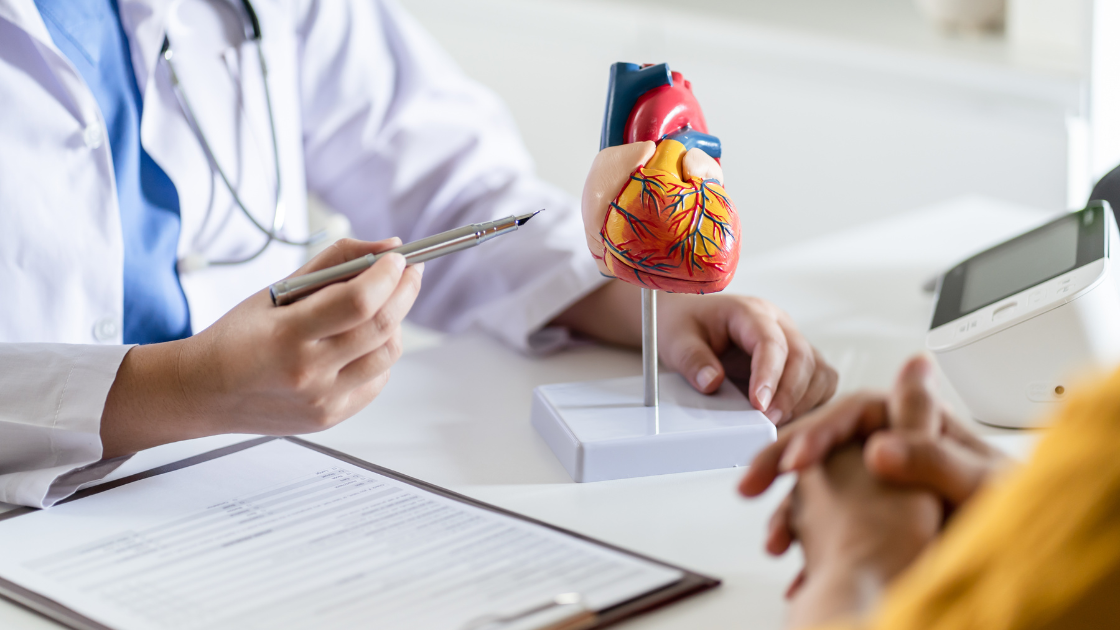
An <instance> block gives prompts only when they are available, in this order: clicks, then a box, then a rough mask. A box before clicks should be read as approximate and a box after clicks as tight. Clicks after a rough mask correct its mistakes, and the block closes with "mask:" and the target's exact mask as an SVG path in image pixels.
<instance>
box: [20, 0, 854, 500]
mask: <svg viewBox="0 0 1120 630" xmlns="http://www.w3.org/2000/svg"><path fill="white" fill-rule="evenodd" d="M0 110H2V115H0V292H2V293H0V303H2V304H3V307H2V308H0V501H5V502H11V503H20V504H24V505H31V506H49V505H51V504H53V503H54V502H56V501H57V500H59V499H60V498H63V497H65V496H67V495H68V494H70V493H71V492H73V491H74V490H75V489H76V488H77V487H78V486H79V485H80V484H82V483H84V482H86V481H89V480H92V479H96V478H99V477H100V476H103V475H105V474H107V473H108V472H109V471H110V470H111V469H112V468H113V467H114V466H116V465H118V464H119V463H120V462H121V461H123V459H124V458H125V457H126V456H128V455H129V454H131V453H134V452H136V451H137V450H140V449H143V448H148V447H151V446H155V445H158V444H164V443H168V442H172V441H176V440H182V439H188V438H193V437H200V436H205V435H214V434H220V433H266V434H290V433H304V432H311V431H317V430H321V429H324V428H327V427H329V426H332V425H333V424H335V423H337V422H340V421H341V420H343V419H345V418H347V417H349V416H350V415H352V414H353V413H355V412H356V411H357V410H359V409H361V408H362V407H364V406H365V405H367V404H368V403H369V402H370V401H371V400H372V399H373V398H374V397H375V396H377V394H378V392H379V391H380V390H381V388H382V387H384V386H385V383H386V381H387V379H388V376H389V368H390V366H391V365H392V364H393V363H394V362H395V361H396V359H397V357H398V356H399V354H400V322H401V320H402V319H403V318H404V316H405V315H406V314H407V313H410V312H411V314H410V317H411V318H412V320H413V321H415V322H417V323H419V324H423V325H425V326H431V327H435V328H438V329H441V330H447V331H463V330H469V329H475V330H482V331H486V332H488V333H490V334H492V335H494V336H496V337H498V338H500V339H502V340H504V341H505V342H507V343H509V344H511V345H513V346H515V347H518V348H521V349H523V350H526V351H545V350H548V349H551V348H555V347H558V346H561V345H563V343H564V342H565V340H566V339H567V338H568V335H569V334H571V333H576V334H582V335H586V336H590V337H593V338H597V339H599V340H602V341H605V342H608V343H618V344H628V345H637V344H638V343H639V340H640V322H639V321H638V308H637V293H636V291H634V290H632V289H631V288H630V287H628V286H627V285H623V284H621V283H617V282H607V281H605V280H604V279H603V278H601V277H600V276H599V274H598V272H597V270H596V267H595V265H594V263H593V261H592V260H591V258H590V256H588V255H587V253H586V249H585V247H584V244H583V236H582V227H581V224H580V218H579V213H578V212H577V211H575V208H573V207H572V203H571V201H570V200H569V199H568V198H566V197H565V196H564V195H563V194H561V193H560V192H558V191H557V190H556V189H554V188H552V187H550V186H548V185H547V184H545V183H543V182H542V181H541V180H539V179H537V178H536V177H535V176H534V174H533V172H532V168H531V161H530V158H529V156H528V154H527V153H526V151H525V149H524V147H523V146H522V144H521V142H520V139H519V138H518V135H517V132H516V129H515V127H514V124H513V122H512V120H511V119H510V116H509V114H508V112H507V111H506V110H505V108H504V106H503V105H502V103H501V102H500V101H499V100H498V99H497V98H495V97H494V96H493V95H492V94H491V93H490V92H488V91H486V90H485V89H483V88H482V87H480V86H479V85H477V84H475V83H473V82H471V81H470V80H469V79H467V78H466V77H465V76H463V75H462V73H461V72H460V71H459V70H458V69H457V68H456V67H455V65H454V64H453V63H452V62H451V60H450V59H448V58H447V57H446V55H445V54H444V53H443V52H442V51H441V50H440V49H439V48H438V47H437V46H436V45H435V44H434V43H433V42H432V41H431V40H430V39H429V37H428V36H427V35H426V34H425V33H423V32H422V30H421V29H420V28H419V27H418V26H417V25H416V24H415V23H414V22H413V21H412V20H411V19H410V18H409V17H408V16H407V15H406V14H404V13H403V12H402V11H401V10H400V9H399V8H398V7H397V6H396V5H395V4H393V3H392V2H391V1H389V0H384V1H379V0H324V1H321V2H320V1H315V0H254V1H253V2H252V3H250V2H246V1H243V0H181V1H166V0H91V1H89V2H81V3H75V2H68V1H66V0H0ZM308 192H314V193H316V194H318V195H319V196H321V197H322V198H323V199H324V200H325V201H326V202H327V203H329V204H330V205H331V206H332V207H334V208H335V209H337V210H339V211H341V212H343V213H345V214H346V215H347V216H348V217H349V218H350V220H351V223H352V226H353V230H354V232H355V233H356V234H357V235H358V236H360V237H362V238H368V239H378V238H380V239H385V238H386V237H388V236H391V235H396V236H399V237H400V238H402V239H404V240H405V241H409V240H413V239H416V238H419V237H423V236H427V235H430V234H433V233H436V232H439V231H442V230H446V229H449V228H452V227H456V226H459V225H462V224H466V223H471V222H477V221H484V220H489V219H493V218H497V217H501V216H506V215H510V214H514V213H521V212H524V211H527V210H535V209H537V208H542V207H543V208H548V210H549V211H548V212H546V213H544V214H543V215H541V216H540V217H539V218H537V219H535V220H534V221H533V223H532V224H530V225H529V226H527V227H526V229H525V230H524V231H523V232H521V233H520V234H518V235H517V236H516V237H512V238H508V239H507V240H503V241H502V242H501V243H500V244H497V245H492V246H489V247H480V248H477V249H474V250H471V251H468V252H464V253H461V254H457V255H456V256H453V257H448V258H444V259H441V260H437V261H433V262H431V263H428V267H427V269H426V270H423V269H421V268H420V267H419V266H417V267H412V268H408V269H405V268H404V266H403V260H402V259H401V258H400V257H399V256H388V257H385V258H383V259H382V260H381V261H380V262H379V263H378V264H377V265H375V266H374V267H372V268H371V269H369V270H367V271H366V272H365V273H363V274H362V275H361V276H359V277H357V278H355V279H353V280H351V281H349V282H347V283H343V284H339V285H334V286H332V287H330V288H328V289H325V290H323V291H320V292H319V293H317V294H315V295H314V296H312V297H311V298H309V299H307V300H305V301H303V302H300V303H297V304H295V305H291V306H287V307H284V308H274V307H272V306H271V304H270V303H269V301H268V297H267V291H266V290H262V287H265V286H266V285H267V284H269V283H271V282H273V281H275V280H276V279H278V277H280V276H282V275H284V274H285V273H290V272H292V271H293V270H295V269H296V267H298V266H299V263H300V261H301V255H302V252H303V251H304V249H303V248H302V247H300V245H302V244H306V243H307V241H308V240H309V235H308V229H307V225H306V206H305V203H306V195H307V193H308ZM397 242H399V241H396V240H381V241H378V242H373V243H370V242H361V241H350V240H347V241H342V242H340V243H338V244H335V245H333V246H331V247H330V248H328V249H327V250H326V251H324V252H323V253H322V254H320V255H319V256H317V257H316V258H314V259H312V260H311V261H310V262H308V263H307V264H306V265H305V266H304V267H303V268H301V269H299V270H298V273H306V272H308V271H311V270H313V269H318V268H323V267H326V266H329V265H332V264H336V263H339V262H342V261H344V260H348V259H352V258H354V257H357V256H361V255H364V254H366V253H369V252H376V251H381V250H384V249H386V248H389V247H391V246H393V245H394V244H396V243H397ZM421 275H424V276H425V279H424V284H425V290H424V291H423V292H421V291H420V284H421ZM667 297H668V298H670V299H665V300H663V304H662V310H661V314H660V318H659V319H660V321H661V325H662V330H661V335H662V348H663V356H662V358H663V360H664V361H665V362H666V363H667V364H668V365H669V366H670V367H671V368H674V369H676V370H678V371H680V372H681V373H682V374H684V375H685V376H686V377H687V378H688V379H689V380H690V381H691V382H692V383H693V384H694V386H696V387H697V388H698V389H699V390H701V391H713V390H714V389H715V388H716V387H718V386H719V383H720V382H721V381H722V379H723V371H722V368H721V367H720V364H719V362H718V361H717V359H716V356H717V354H718V353H719V352H722V351H723V349H725V348H726V347H727V346H728V344H730V343H736V344H739V345H740V346H742V347H743V348H744V349H745V350H746V351H747V352H748V353H750V354H751V355H752V368H753V369H752V381H751V385H750V392H749V395H750V397H751V400H752V401H753V402H754V404H755V405H756V406H757V407H759V408H761V409H763V410H766V412H767V414H768V415H769V416H770V417H771V419H772V420H774V421H775V422H781V421H785V420H788V419H790V418H792V417H794V416H796V415H798V414H800V413H801V412H803V411H805V410H807V409H809V408H812V407H814V406H816V405H817V404H819V403H820V402H822V401H824V400H826V399H827V398H829V397H830V396H831V395H832V392H833V391H834V389H835V384H836V374H835V372H834V371H833V370H832V369H831V368H829V367H828V366H827V365H826V364H825V363H824V362H823V361H822V360H821V359H820V357H819V355H818V354H817V353H816V351H815V350H814V349H813V348H812V347H811V346H809V345H808V344H807V343H806V342H805V340H804V338H803V337H802V336H801V335H800V334H799V333H798V332H797V331H796V329H795V328H794V327H793V325H792V324H791V323H790V321H789V319H788V317H787V316H786V315H785V314H784V313H782V312H781V311H779V310H778V309H776V308H775V307H774V306H772V305H770V304H768V303H766V302H764V301H762V300H758V299H754V298H741V297H736V296H708V297H706V298H701V299H696V298H694V297H692V296H667ZM192 333H195V334H193V335H192ZM137 344H139V345H137ZM465 367H466V366H465Z"/></svg>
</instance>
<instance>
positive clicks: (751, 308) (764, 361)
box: [729, 299, 789, 420]
mask: <svg viewBox="0 0 1120 630" xmlns="http://www.w3.org/2000/svg"><path fill="white" fill-rule="evenodd" d="M729 329H730V332H731V338H732V339H734V340H735V343H737V344H738V345H739V347H740V348H742V349H743V350H744V351H745V352H746V353H747V354H749V355H751V379H750V385H749V387H748V389H749V390H750V391H748V392H747V396H748V398H750V401H751V404H753V405H754V406H755V408H756V409H759V410H760V411H762V412H764V413H766V412H769V411H771V410H772V409H773V402H774V392H775V391H776V390H777V389H778V382H779V381H780V380H781V378H782V372H783V370H785V366H786V357H787V356H788V355H789V346H788V345H787V340H786V335H785V332H784V331H783V330H782V327H781V326H779V325H778V320H777V308H776V307H774V306H773V305H771V304H770V303H768V302H765V301H763V300H752V299H747V300H744V301H743V302H742V303H741V307H739V308H736V309H735V311H734V315H733V316H732V319H731V325H730V326H729ZM767 417H769V416H767ZM771 420H774V419H773V418H771Z"/></svg>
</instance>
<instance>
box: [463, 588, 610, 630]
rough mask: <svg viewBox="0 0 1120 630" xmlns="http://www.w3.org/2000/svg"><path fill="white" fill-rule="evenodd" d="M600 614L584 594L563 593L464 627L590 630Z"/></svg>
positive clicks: (476, 629) (477, 629) (475, 629)
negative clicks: (533, 604)
mask: <svg viewBox="0 0 1120 630" xmlns="http://www.w3.org/2000/svg"><path fill="white" fill-rule="evenodd" d="M598 620H599V615H598V614H596V613H595V611H594V610H591V609H590V608H588V607H587V604H585V603H584V601H583V595H581V594H579V593H561V594H559V595H557V596H556V597H553V598H552V600H551V601H549V602H547V603H544V604H541V605H539V606H534V607H532V608H527V609H525V610H522V611H520V612H517V613H513V614H511V615H487V616H485V617H479V618H477V619H474V620H473V621H470V622H469V623H467V625H465V626H463V629H462V630H586V629H587V628H592V627H594V626H595V624H596V623H598Z"/></svg>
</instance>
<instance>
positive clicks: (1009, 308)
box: [992, 302, 1019, 324]
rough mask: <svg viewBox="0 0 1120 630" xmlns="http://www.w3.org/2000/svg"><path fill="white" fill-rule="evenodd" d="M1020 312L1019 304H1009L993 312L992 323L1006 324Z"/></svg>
mask: <svg viewBox="0 0 1120 630" xmlns="http://www.w3.org/2000/svg"><path fill="white" fill-rule="evenodd" d="M1018 310H1019V303H1018V302H1009V303H1007V304H1004V305H1003V306H1000V307H999V308H997V309H996V310H994V311H992V323H995V324H998V323H1000V322H1005V321H1007V320H1009V319H1011V318H1012V317H1014V316H1015V313H1016V312H1018Z"/></svg>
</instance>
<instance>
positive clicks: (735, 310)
mask: <svg viewBox="0 0 1120 630" xmlns="http://www.w3.org/2000/svg"><path fill="white" fill-rule="evenodd" d="M553 323H555V324H557V325H560V326H567V327H568V328H570V329H572V330H574V331H577V332H580V333H582V334H584V335H587V336H589V337H593V338H595V339H598V340H600V341H604V342H607V343H614V344H619V345H628V346H640V345H641V339H642V321H641V298H640V290H639V289H638V288H637V287H634V286H631V285H629V284H626V283H624V282H621V281H618V280H613V281H611V282H609V283H608V284H607V285H605V286H604V287H602V288H601V289H599V290H598V291H595V292H594V293H592V294H590V295H588V296H587V297H585V298H584V299H582V300H580V301H579V302H577V303H576V304H574V305H572V306H571V307H569V308H568V310H567V311H565V312H564V313H562V314H561V315H560V316H559V317H557V318H556V319H555V320H553ZM657 338H658V351H659V354H660V357H661V361H662V362H664V363H665V365H666V366H667V367H669V368H670V369H672V370H674V371H676V372H679V373H680V374H682V375H683V376H684V377H685V378H686V379H688V381H689V382H690V383H691V384H692V386H693V387H695V388H696V389H697V390H698V391H701V392H704V393H713V392H715V391H716V390H717V389H719V386H720V384H721V383H722V382H723V380H724V378H726V372H725V370H724V366H723V365H722V364H721V363H720V361H719V358H718V357H719V356H720V355H722V354H723V353H724V352H725V351H726V350H727V349H728V348H729V347H731V345H732V344H734V345H736V346H738V347H739V348H741V349H742V350H743V351H744V352H746V354H748V355H750V357H751V359H750V361H751V366H750V371H751V375H750V383H749V386H748V388H747V390H748V391H746V392H743V393H745V394H747V396H748V397H749V398H750V401H751V404H752V405H754V406H755V408H757V409H759V410H761V411H763V412H764V413H765V414H766V416H767V417H768V418H770V420H771V421H772V422H774V423H775V424H779V425H781V424H784V423H786V422H789V421H790V420H792V419H793V418H796V417H798V416H800V415H801V414H803V413H805V412H807V411H809V410H811V409H813V408H815V407H817V406H819V405H821V404H823V403H824V402H827V401H828V400H829V399H830V398H832V395H833V394H834V393H836V382H837V374H836V370H834V369H833V368H832V367H831V366H830V365H828V363H826V362H825V360H824V358H823V357H821V355H820V353H819V352H818V351H817V350H816V348H814V347H813V346H811V345H810V344H809V342H808V341H806V340H805V337H803V336H802V335H801V333H800V332H799V331H798V330H797V327H796V326H794V325H793V322H792V320H791V319H790V317H789V316H788V315H787V314H786V313H785V312H783V311H782V310H781V309H779V308H778V307H776V306H774V305H773V304H771V303H770V302H767V301H766V300H762V299H759V298H754V297H744V296H739V295H725V294H715V295H685V294H679V293H662V294H660V295H658V308H657Z"/></svg>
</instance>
